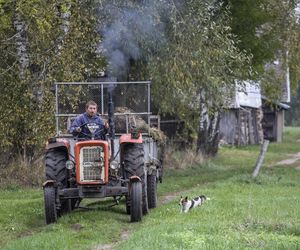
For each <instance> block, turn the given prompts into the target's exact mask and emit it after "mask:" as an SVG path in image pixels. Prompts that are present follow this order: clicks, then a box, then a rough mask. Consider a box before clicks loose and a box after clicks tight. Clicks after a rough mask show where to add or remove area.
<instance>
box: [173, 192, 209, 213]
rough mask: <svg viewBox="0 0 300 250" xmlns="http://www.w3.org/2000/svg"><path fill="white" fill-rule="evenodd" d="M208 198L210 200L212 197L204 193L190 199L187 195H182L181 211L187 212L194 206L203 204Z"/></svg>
mask: <svg viewBox="0 0 300 250" xmlns="http://www.w3.org/2000/svg"><path fill="white" fill-rule="evenodd" d="M206 200H210V198H208V197H206V196H204V195H200V196H198V197H196V198H194V199H192V200H189V199H188V197H187V196H186V197H185V198H183V197H182V196H181V199H180V202H179V205H180V206H181V212H182V213H187V212H188V211H189V210H191V209H192V208H194V207H197V206H201V205H202V204H203V203H204V202H205V201H206Z"/></svg>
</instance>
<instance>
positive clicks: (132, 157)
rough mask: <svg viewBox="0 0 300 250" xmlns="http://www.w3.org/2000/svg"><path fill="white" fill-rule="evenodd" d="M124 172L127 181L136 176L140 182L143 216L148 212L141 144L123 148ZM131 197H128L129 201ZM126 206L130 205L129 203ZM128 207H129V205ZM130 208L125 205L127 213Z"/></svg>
mask: <svg viewBox="0 0 300 250" xmlns="http://www.w3.org/2000/svg"><path fill="white" fill-rule="evenodd" d="M123 162H124V170H125V176H126V178H128V179H129V177H130V176H133V175H137V176H138V177H140V178H141V180H142V183H141V184H142V200H143V205H142V208H143V214H147V213H148V212H149V208H148V199H147V177H146V174H145V173H146V168H145V163H144V146H143V144H138V143H130V144H127V145H125V146H124V158H123ZM130 198H131V197H129V199H130ZM126 204H131V203H130V202H128V203H126ZM129 206H130V205H129ZM128 210H130V207H128V206H127V205H126V211H127V212H128Z"/></svg>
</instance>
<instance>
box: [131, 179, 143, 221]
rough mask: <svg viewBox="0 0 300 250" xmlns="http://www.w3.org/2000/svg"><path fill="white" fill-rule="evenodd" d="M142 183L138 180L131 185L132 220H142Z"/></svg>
mask: <svg viewBox="0 0 300 250" xmlns="http://www.w3.org/2000/svg"><path fill="white" fill-rule="evenodd" d="M142 203H143V201H142V183H141V182H139V181H137V182H133V183H131V186H130V219H131V222H137V221H140V220H142V217H143V211H142Z"/></svg>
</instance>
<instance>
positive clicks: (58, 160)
mask: <svg viewBox="0 0 300 250" xmlns="http://www.w3.org/2000/svg"><path fill="white" fill-rule="evenodd" d="M150 85H151V83H150V82H131V83H127V82H85V83H76V82H75V83H74V82H73V83H56V84H55V88H56V91H55V92H56V132H57V135H56V137H54V138H50V139H49V140H48V143H47V147H46V155H45V165H46V166H45V172H46V181H45V183H44V184H43V189H44V199H45V215H46V222H47V224H49V223H53V222H56V220H57V218H58V217H59V216H61V215H63V214H64V213H68V212H71V211H72V210H73V209H75V208H78V207H79V204H80V202H81V200H82V199H84V198H105V197H113V198H114V200H115V201H116V203H118V202H119V201H120V199H121V198H122V197H125V200H126V202H125V203H126V212H127V213H128V214H130V218H131V221H132V222H136V221H140V220H141V219H142V216H143V215H144V214H147V213H148V209H149V208H154V207H156V205H157V183H158V181H161V180H162V164H161V160H159V159H161V155H160V151H159V146H158V144H157V141H156V140H155V139H153V138H152V136H151V133H150V132H149V131H150V130H151V127H150V125H151V124H150V121H151V119H152V118H153V116H152V115H151V113H150ZM145 93H147V95H146V97H145V96H144V94H145ZM142 94H143V96H142ZM82 96H84V97H85V98H89V99H93V100H97V101H98V103H99V105H98V107H100V108H101V110H100V111H101V113H102V114H103V116H107V117H108V120H109V126H110V129H109V130H110V132H109V135H108V136H107V139H106V140H96V139H95V130H96V127H95V124H84V126H86V127H87V128H88V129H89V131H90V135H89V138H88V139H87V138H85V139H82V138H76V137H74V136H72V135H71V134H69V133H68V127H69V126H70V123H71V121H72V119H73V118H74V117H75V116H77V115H78V112H79V111H80V107H81V106H82V104H83V102H81V100H80V98H79V97H82ZM71 97H74V98H71ZM89 99H86V100H85V101H87V100H89ZM113 100H116V102H117V104H118V105H121V106H122V107H124V106H126V109H125V110H126V111H125V112H122V113H117V112H114V106H115V105H114V102H113ZM105 101H107V102H105ZM106 103H107V104H108V105H106ZM128 106H129V108H128ZM133 106H135V108H137V109H141V107H143V106H144V107H146V112H140V111H139V112H133V111H132V110H133ZM106 110H107V113H106ZM74 111H75V112H74ZM76 112H77V113H76ZM132 120H133V121H134V122H133V123H132V122H131V121H132ZM137 120H138V121H137ZM116 122H117V124H116ZM139 123H140V124H142V126H140V124H139ZM140 127H141V128H140Z"/></svg>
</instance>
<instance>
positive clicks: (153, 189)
mask: <svg viewBox="0 0 300 250" xmlns="http://www.w3.org/2000/svg"><path fill="white" fill-rule="evenodd" d="M147 193H148V195H147V196H148V206H149V208H155V207H156V206H157V181H156V176H155V175H153V174H151V175H148V176H147Z"/></svg>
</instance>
